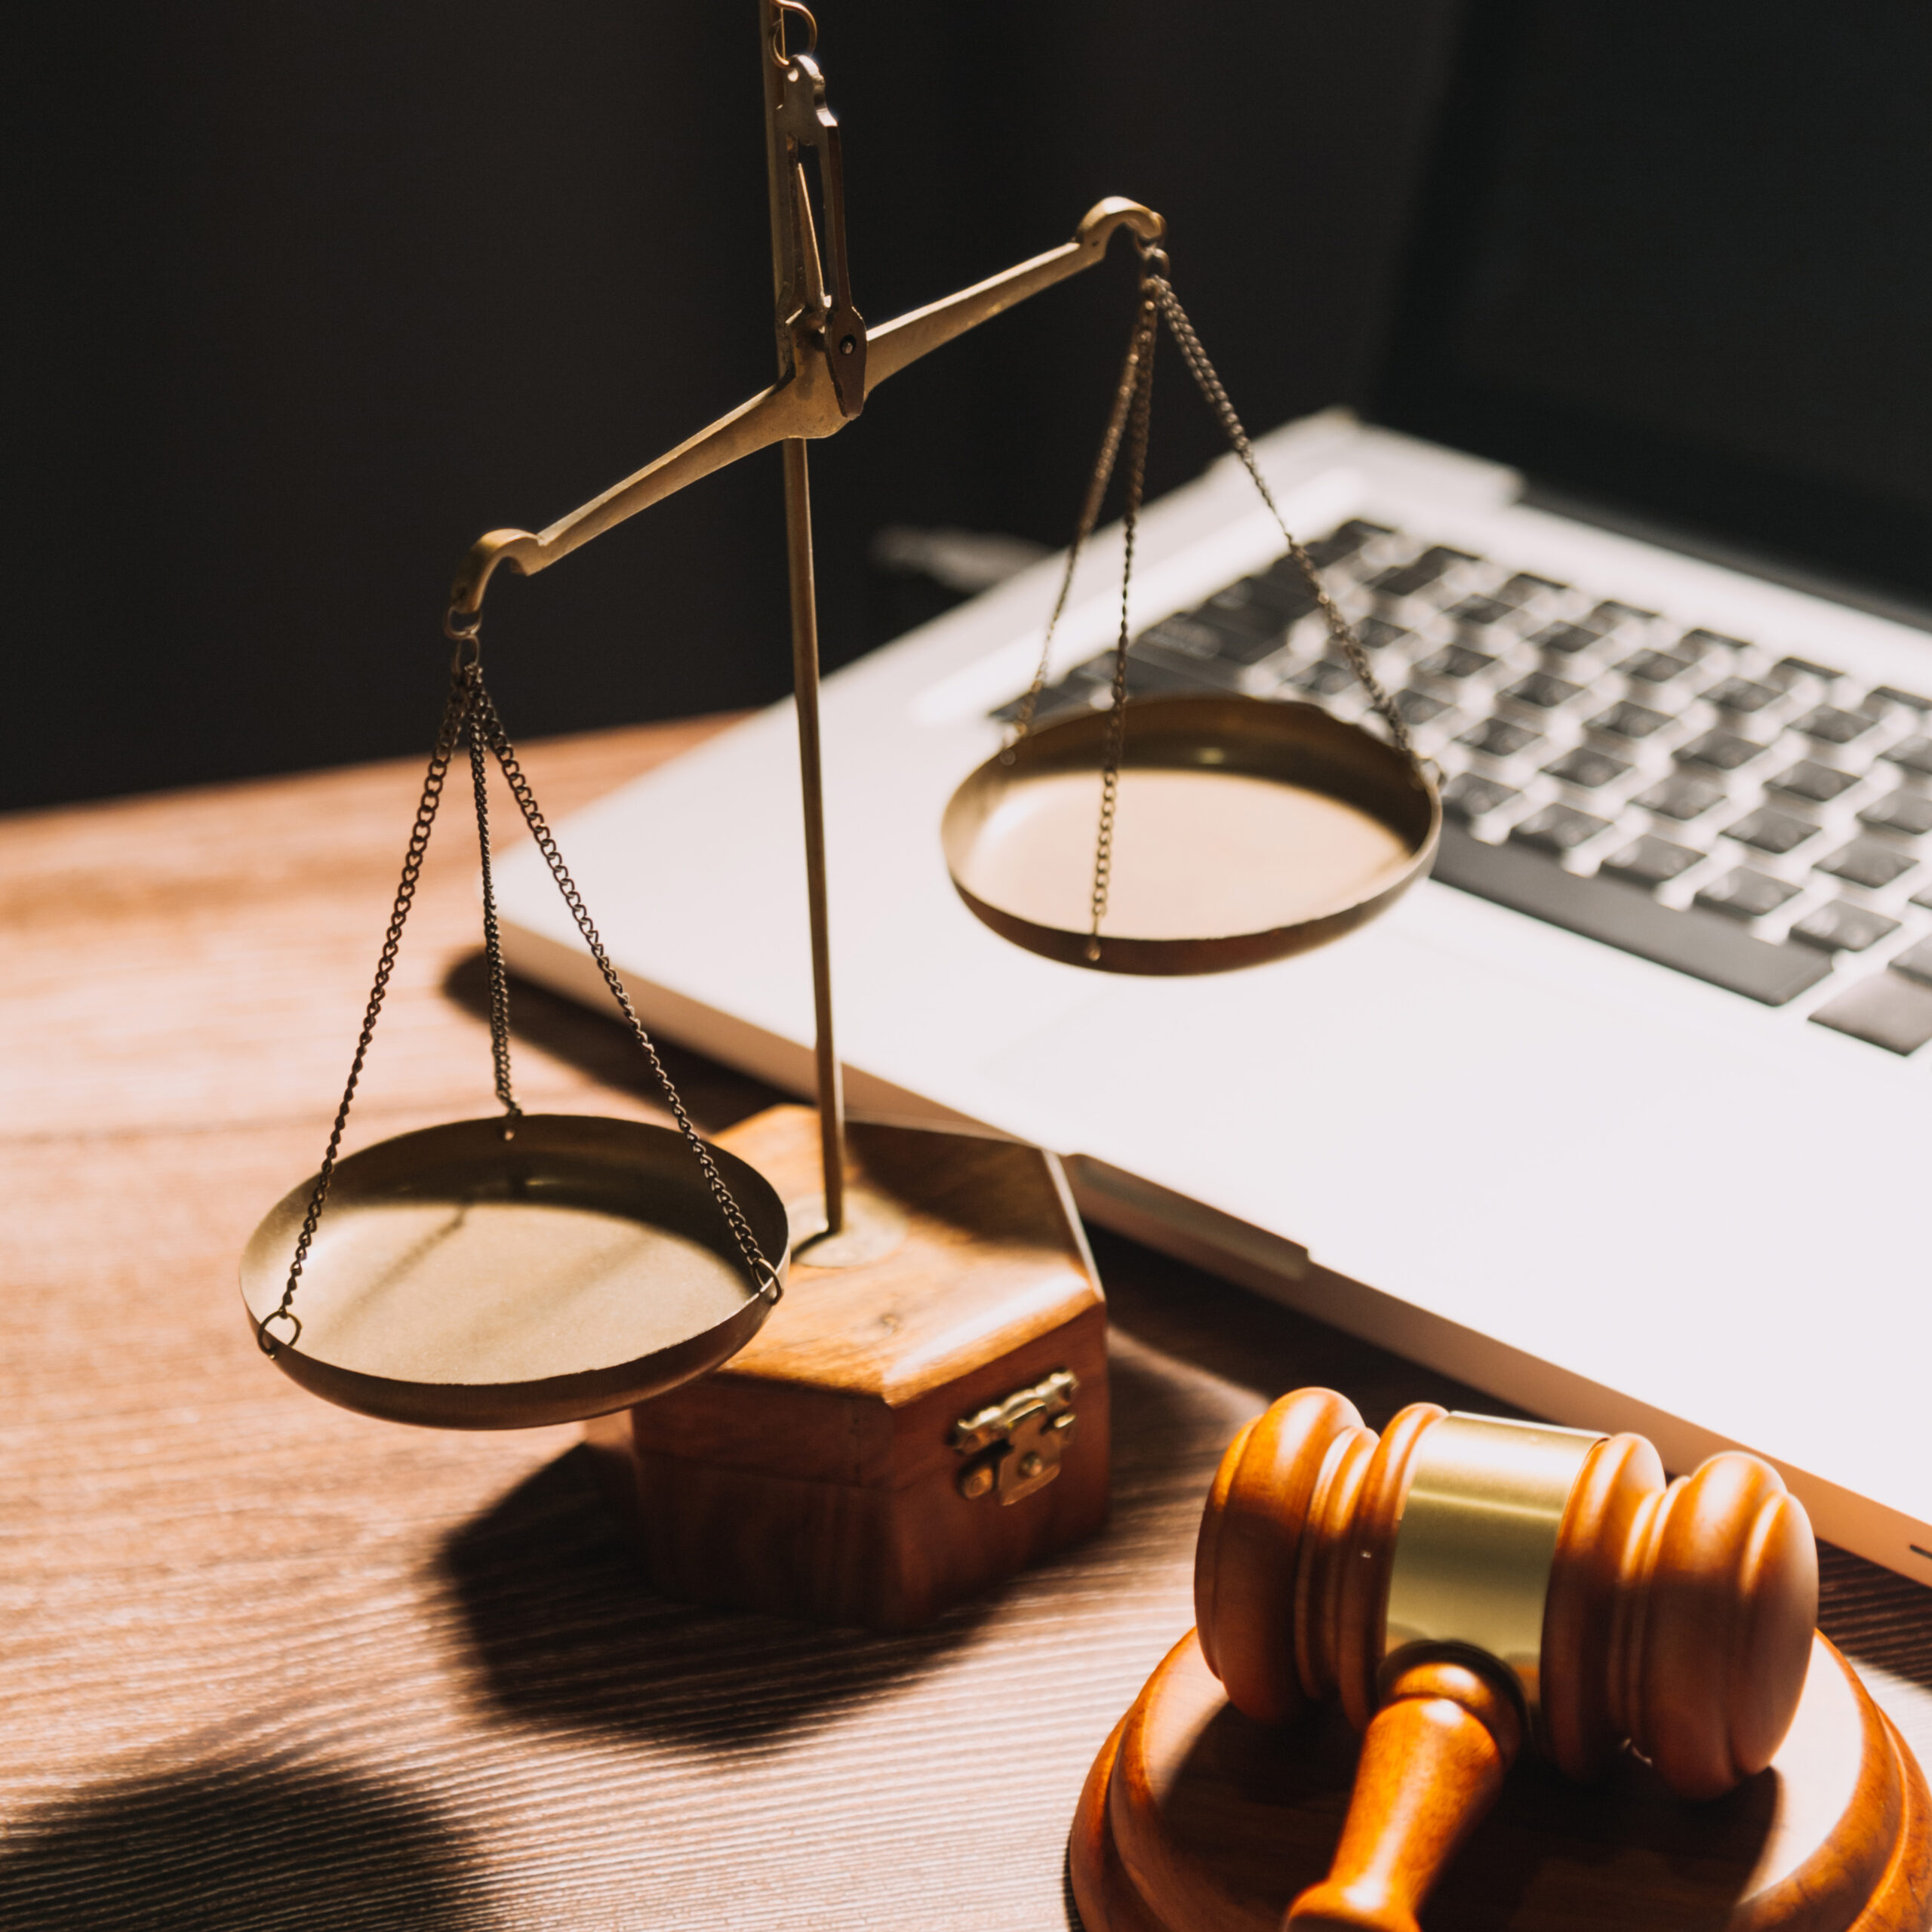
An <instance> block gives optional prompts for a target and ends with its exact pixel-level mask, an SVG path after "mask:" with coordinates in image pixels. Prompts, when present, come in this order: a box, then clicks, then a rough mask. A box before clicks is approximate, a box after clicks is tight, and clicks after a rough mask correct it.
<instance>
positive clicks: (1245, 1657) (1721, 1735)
mask: <svg viewBox="0 0 1932 1932" xmlns="http://www.w3.org/2000/svg"><path fill="white" fill-rule="evenodd" d="M1194 1589H1195V1616H1196V1620H1197V1622H1198V1624H1199V1626H1200V1635H1201V1649H1202V1651H1203V1653H1204V1655H1205V1656H1206V1657H1207V1661H1208V1663H1209V1664H1210V1665H1211V1666H1212V1668H1213V1669H1214V1672H1215V1674H1216V1675H1217V1676H1218V1677H1219V1678H1220V1680H1221V1681H1222V1683H1223V1684H1224V1685H1225V1686H1226V1690H1227V1693H1228V1695H1229V1699H1230V1700H1231V1701H1232V1703H1234V1704H1235V1706H1237V1707H1238V1709H1241V1710H1242V1711H1244V1712H1246V1713H1247V1715H1250V1716H1251V1717H1254V1718H1261V1719H1263V1720H1264V1721H1275V1722H1279V1721H1284V1720H1287V1719H1290V1718H1294V1717H1295V1716H1296V1715H1298V1714H1299V1713H1300V1712H1301V1711H1303V1709H1306V1708H1307V1707H1308V1706H1309V1705H1310V1704H1311V1703H1315V1702H1316V1701H1318V1700H1323V1699H1325V1698H1327V1697H1334V1696H1339V1697H1340V1700H1341V1703H1342V1706H1343V1709H1344V1710H1345V1711H1346V1713H1347V1715H1348V1717H1349V1720H1350V1721H1351V1722H1352V1723H1353V1724H1355V1727H1357V1728H1358V1730H1365V1729H1366V1728H1367V1726H1368V1724H1369V1722H1370V1721H1371V1718H1372V1717H1373V1716H1374V1713H1375V1711H1376V1709H1377V1706H1378V1704H1379V1703H1380V1702H1381V1701H1382V1699H1383V1696H1384V1695H1385V1694H1386V1692H1387V1691H1388V1690H1389V1687H1390V1685H1391V1684H1392V1683H1393V1682H1394V1681H1395V1679H1396V1678H1397V1676H1398V1675H1399V1674H1400V1672H1401V1670H1402V1669H1404V1666H1407V1665H1408V1664H1411V1663H1414V1662H1416V1661H1417V1660H1428V1659H1432V1658H1433V1659H1438V1660H1448V1661H1450V1662H1451V1663H1454V1662H1455V1661H1456V1660H1463V1661H1466V1662H1468V1663H1471V1664H1472V1665H1473V1666H1476V1667H1478V1669H1480V1670H1481V1672H1483V1674H1484V1675H1487V1676H1488V1677H1490V1678H1494V1679H1495V1680H1497V1681H1498V1682H1500V1684H1501V1686H1502V1687H1503V1689H1505V1690H1507V1691H1508V1692H1509V1693H1511V1694H1513V1695H1514V1696H1515V1697H1516V1698H1518V1700H1520V1703H1521V1708H1522V1714H1523V1715H1524V1717H1525V1718H1527V1720H1528V1724H1529V1730H1530V1734H1531V1737H1534V1739H1535V1740H1537V1743H1538V1744H1539V1745H1540V1747H1541V1749H1543V1752H1545V1753H1546V1755H1548V1756H1549V1758H1551V1759H1552V1760H1553V1761H1554V1762H1555V1764H1557V1765H1558V1767H1561V1769H1562V1770H1564V1771H1566V1772H1568V1773H1569V1774H1571V1775H1572V1776H1573V1777H1589V1776H1590V1775H1591V1774H1592V1773H1593V1772H1595V1770H1598V1768H1599V1767H1600V1766H1601V1764H1602V1763H1603V1761H1604V1759H1605V1758H1607V1756H1608V1755H1609V1754H1610V1753H1611V1752H1612V1751H1613V1750H1614V1749H1616V1748H1617V1746H1619V1745H1620V1743H1622V1741H1623V1740H1624V1739H1626V1738H1628V1739H1629V1740H1630V1742H1631V1743H1632V1744H1633V1745H1634V1746H1635V1748H1636V1749H1638V1751H1640V1752H1642V1753H1643V1755H1644V1756H1645V1757H1646V1758H1649V1759H1650V1761H1651V1763H1652V1764H1654V1765H1655V1767H1657V1770H1658V1771H1659V1772H1660V1774H1662V1776H1663V1778H1664V1780H1665V1781H1666V1783H1668V1784H1669V1786H1671V1787H1672V1789H1674V1790H1675V1791H1677V1792H1679V1793H1680V1794H1681V1795H1684V1796H1685V1797H1688V1798H1713V1797H1716V1796H1718V1795H1721V1794H1722V1793H1723V1792H1727V1791H1728V1790H1730V1789H1732V1787H1733V1786H1735V1785H1737V1783H1740V1781H1741V1780H1743V1779H1745V1778H1746V1777H1749V1776H1750V1775H1751V1774H1752V1773H1754V1772H1755V1771H1758V1770H1761V1769H1762V1768H1763V1767H1764V1766H1765V1765H1766V1764H1768V1763H1769V1762H1770V1759H1771V1757H1772V1755H1773V1753H1774V1752H1775V1751H1776V1750H1777V1747H1778V1746H1779V1744H1780V1742H1782V1740H1783V1737H1784V1734H1785V1732H1786V1730H1787V1729H1788V1728H1789V1726H1790V1724H1791V1721H1792V1717H1793V1715H1795V1712H1796V1711H1797V1709H1798V1699H1799V1697H1800V1695H1801V1693H1802V1691H1803V1690H1804V1675H1805V1669H1806V1666H1807V1663H1808V1662H1809V1660H1810V1649H1811V1629H1812V1626H1813V1624H1814V1623H1815V1621H1816V1620H1817V1607H1818V1567H1817V1548H1816V1546H1815V1545H1814V1542H1813V1540H1812V1536H1811V1528H1810V1523H1809V1522H1808V1521H1807V1519H1806V1517H1805V1515H1804V1509H1803V1508H1802V1507H1801V1505H1800V1504H1799V1503H1798V1500H1797V1499H1796V1498H1795V1497H1792V1496H1791V1495H1790V1494H1788V1493H1787V1492H1786V1489H1785V1487H1784V1484H1783V1481H1781V1480H1780V1478H1779V1477H1778V1475H1777V1472H1776V1471H1775V1470H1774V1469H1771V1468H1770V1466H1769V1465H1768V1464H1767V1463H1764V1462H1761V1461H1760V1460H1758V1458H1757V1457H1755V1456H1747V1455H1743V1454H1736V1453H1730V1454H1724V1455H1719V1456H1713V1457H1711V1458H1710V1460H1709V1461H1707V1462H1706V1463H1704V1464H1703V1466H1701V1467H1700V1468H1699V1469H1698V1470H1697V1472H1696V1473H1695V1474H1694V1475H1691V1476H1690V1477H1688V1478H1682V1479H1680V1480H1679V1481H1676V1482H1674V1483H1672V1484H1669V1486H1668V1487H1666V1484H1665V1482H1664V1477H1663V1465H1662V1464H1661V1463H1660V1462H1659V1460H1658V1459H1657V1451H1655V1450H1654V1449H1653V1448H1652V1447H1651V1445H1650V1444H1648V1443H1647V1442H1646V1441H1644V1439H1643V1438H1642V1437H1641V1436H1636V1435H1609V1436H1599V1435H1589V1434H1586V1433H1583V1432H1578V1431H1575V1430H1571V1429H1546V1428H1543V1427H1540V1426H1532V1425H1529V1424H1526V1423H1514V1422H1504V1421H1499V1420H1494V1419H1491V1418H1490V1417H1481V1416H1463V1415H1449V1414H1445V1413H1444V1411H1442V1410H1441V1409H1439V1408H1438V1407H1435V1405H1434V1404H1432V1403H1418V1404H1415V1405H1414V1407H1410V1408H1407V1409H1404V1410H1403V1411H1401V1414H1399V1415H1398V1416H1397V1417H1395V1419H1394V1420H1393V1421H1392V1422H1391V1423H1389V1426H1388V1428H1387V1429H1385V1430H1384V1431H1383V1433H1382V1435H1381V1436H1380V1438H1379V1439H1378V1438H1377V1436H1376V1435H1374V1432H1372V1431H1371V1430H1369V1429H1365V1428H1364V1426H1362V1421H1361V1417H1360V1416H1359V1415H1358V1414H1357V1413H1356V1411H1355V1409H1354V1407H1352V1405H1351V1404H1349V1402H1347V1401H1345V1400H1344V1399H1343V1398H1342V1397H1341V1396H1340V1395H1336V1394H1334V1392H1332V1391H1331V1390H1328V1389H1300V1390H1298V1391H1297V1392H1295V1393H1294V1394H1293V1395H1287V1396H1284V1397H1283V1398H1282V1399H1281V1401H1278V1402H1277V1403H1276V1404H1275V1405H1274V1407H1272V1408H1271V1409H1269V1411H1267V1412H1266V1414H1264V1415H1263V1416H1261V1417H1258V1418H1257V1420H1255V1421H1254V1422H1253V1423H1250V1424H1249V1425H1248V1426H1247V1428H1246V1429H1243V1430H1242V1432H1241V1434H1240V1435H1238V1436H1237V1437H1236V1438H1235V1441H1234V1442H1233V1443H1232V1445H1231V1446H1230V1447H1229V1450H1228V1452H1227V1454H1226V1456H1224V1457H1223V1458H1222V1461H1221V1466H1220V1471H1219V1472H1218V1473H1217V1475H1216V1477H1215V1479H1214V1489H1213V1491H1212V1493H1211V1495H1210V1497H1209V1498H1208V1502H1207V1510H1206V1512H1205V1514H1204V1516H1203V1518H1202V1521H1201V1540H1200V1543H1199V1546H1198V1550H1197V1552H1196V1555H1195V1583H1194Z"/></svg>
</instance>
